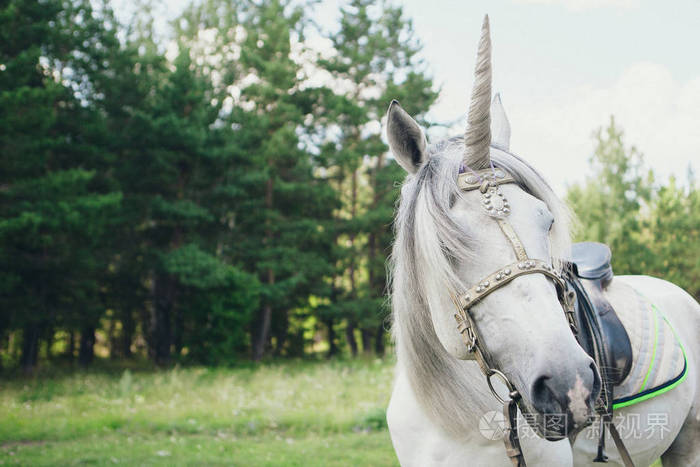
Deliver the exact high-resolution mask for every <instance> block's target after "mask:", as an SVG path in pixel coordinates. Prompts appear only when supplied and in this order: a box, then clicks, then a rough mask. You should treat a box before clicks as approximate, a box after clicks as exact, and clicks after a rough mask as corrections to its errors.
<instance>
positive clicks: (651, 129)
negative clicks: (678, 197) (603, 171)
mask: <svg viewBox="0 0 700 467" xmlns="http://www.w3.org/2000/svg"><path fill="white" fill-rule="evenodd" d="M513 97H515V98H516V99H515V102H511V103H510V104H509V102H507V101H506V102H505V106H506V110H507V111H508V114H509V117H510V121H511V126H512V129H513V139H512V141H511V148H512V150H513V151H514V152H516V153H518V154H521V155H522V156H524V157H526V158H527V159H528V160H530V161H531V162H532V163H533V165H534V166H535V167H537V168H538V169H540V170H541V171H542V172H543V173H544V175H545V176H547V178H548V179H549V180H550V181H551V182H552V183H553V185H554V186H555V188H556V189H557V191H559V192H560V193H562V192H563V189H564V186H565V185H566V184H571V183H573V182H576V181H581V180H583V179H584V178H585V175H586V174H587V173H589V165H588V161H589V158H590V156H591V154H592V152H593V148H594V142H593V139H592V132H593V130H594V129H596V128H598V127H601V126H606V125H607V124H608V122H609V117H610V115H614V116H615V120H616V123H617V125H618V127H620V128H622V129H623V131H624V141H625V143H626V144H627V145H628V146H629V145H634V146H636V147H637V149H638V150H640V151H641V152H642V153H643V154H644V157H645V160H646V163H647V165H648V166H650V167H651V168H653V169H654V171H655V173H656V174H657V175H659V176H660V177H661V178H666V177H668V176H669V175H671V174H675V175H677V176H679V177H684V176H685V172H686V169H687V167H688V164H692V165H693V166H694V168H696V169H697V168H698V167H699V166H700V76H697V77H695V78H694V79H690V80H688V81H685V82H682V83H681V82H678V81H677V80H675V79H674V78H673V76H672V75H671V73H670V72H669V70H668V69H667V68H666V67H664V66H663V65H659V64H656V63H650V62H640V63H635V64H633V65H631V66H629V67H628V68H627V69H626V70H625V71H624V72H623V73H622V74H621V75H620V76H619V77H618V78H617V79H616V80H615V81H614V82H613V83H612V84H610V85H606V86H599V87H595V86H590V85H586V86H579V87H572V88H570V89H567V90H565V91H563V92H561V93H560V94H559V95H558V96H552V97H551V98H548V99H543V98H541V97H540V98H530V97H528V96H513Z"/></svg>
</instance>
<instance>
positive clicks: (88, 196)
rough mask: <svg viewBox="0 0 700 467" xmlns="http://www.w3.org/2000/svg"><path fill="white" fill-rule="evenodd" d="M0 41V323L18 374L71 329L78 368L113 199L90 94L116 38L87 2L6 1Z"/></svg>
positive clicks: (95, 308)
mask: <svg viewBox="0 0 700 467" xmlns="http://www.w3.org/2000/svg"><path fill="white" fill-rule="evenodd" d="M0 36H1V37H0V63H1V64H2V65H0V66H1V67H2V71H1V72H0V89H1V90H2V91H0V146H1V147H2V148H3V157H2V159H1V161H0V164H1V166H0V187H1V188H0V245H1V246H0V271H2V272H1V273H0V279H1V280H2V284H3V285H2V288H1V289H0V302H1V303H0V308H2V309H3V310H7V315H6V318H5V323H4V324H5V326H6V330H7V329H8V328H9V329H21V331H22V333H21V334H22V352H21V364H22V366H23V367H24V369H25V370H27V371H30V370H31V369H33V368H34V367H35V366H36V364H37V360H38V355H39V344H40V342H41V340H44V341H46V342H48V343H50V342H51V340H52V339H53V334H54V331H55V330H56V329H57V328H59V327H62V328H67V329H71V330H72V329H74V328H75V327H77V326H80V330H81V348H80V356H81V362H82V363H85V364H87V363H89V362H90V360H91V359H92V353H93V344H94V330H95V327H96V326H97V322H98V320H99V318H100V316H101V313H102V310H103V308H102V306H101V300H100V296H99V282H98V281H97V280H96V277H98V276H99V274H100V272H101V271H102V270H103V269H104V268H105V267H106V259H105V257H104V255H103V252H102V251H101V249H100V247H99V246H100V244H101V240H102V239H103V238H104V235H105V232H106V230H107V228H108V226H109V224H110V222H111V219H110V216H111V214H113V212H114V211H115V209H116V207H117V206H118V204H119V202H120V194H119V193H118V192H116V191H112V188H113V186H111V185H110V183H109V182H108V177H106V176H105V174H104V168H105V163H106V158H105V157H106V156H105V154H104V153H103V151H102V148H101V143H102V140H101V138H102V128H103V127H102V115H101V113H100V112H99V108H98V106H97V101H98V100H99V97H100V96H99V93H98V92H97V90H96V89H95V87H94V82H95V80H96V79H97V76H99V75H100V74H102V73H105V68H106V65H105V63H104V58H105V51H107V50H109V49H110V48H112V47H114V45H115V44H116V38H115V36H114V33H113V32H110V31H107V30H106V29H105V28H104V27H103V24H102V22H101V19H100V15H99V12H97V11H94V10H93V9H92V7H91V4H90V2H88V1H79V0H73V1H63V2H61V1H46V2H34V1H30V2H24V1H10V2H9V3H8V2H6V3H5V4H4V5H3V6H2V7H0ZM3 314H5V313H3ZM7 316H9V318H8V317H7ZM0 333H2V331H0ZM47 353H48V345H47Z"/></svg>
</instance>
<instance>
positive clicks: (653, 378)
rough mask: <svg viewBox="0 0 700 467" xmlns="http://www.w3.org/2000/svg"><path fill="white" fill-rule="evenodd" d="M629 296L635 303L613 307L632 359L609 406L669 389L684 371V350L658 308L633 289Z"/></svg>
mask: <svg viewBox="0 0 700 467" xmlns="http://www.w3.org/2000/svg"><path fill="white" fill-rule="evenodd" d="M629 296H630V299H631V300H635V299H636V301H637V303H638V305H637V306H630V307H624V308H625V310H616V311H617V312H618V315H620V319H621V320H622V322H623V323H624V324H625V329H626V330H627V334H628V335H629V337H630V343H631V344H632V356H633V362H634V363H633V364H632V369H631V370H630V372H629V375H627V378H625V379H624V380H623V381H622V383H621V384H620V385H619V386H615V389H614V396H615V399H614V400H613V409H619V408H622V407H627V406H629V405H632V404H636V403H639V402H642V401H645V400H647V399H650V398H652V397H654V396H657V395H659V394H662V393H664V392H666V391H670V390H671V389H673V388H674V387H676V386H677V385H678V384H680V383H681V382H682V381H683V380H684V379H685V376H686V373H687V362H686V358H685V350H684V349H683V346H682V344H681V343H680V341H679V340H678V337H677V336H676V333H675V331H674V330H673V328H672V327H671V325H670V324H669V322H668V321H667V320H666V317H665V316H664V315H663V313H662V312H661V310H659V309H658V308H657V307H656V305H654V304H653V303H651V301H650V300H648V299H647V298H646V297H644V296H643V295H642V294H640V293H639V292H638V291H636V290H635V291H634V293H630V294H629ZM620 311H622V313H620Z"/></svg>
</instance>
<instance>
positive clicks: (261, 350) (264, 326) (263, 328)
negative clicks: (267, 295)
mask: <svg viewBox="0 0 700 467" xmlns="http://www.w3.org/2000/svg"><path fill="white" fill-rule="evenodd" d="M274 284H275V271H273V270H272V269H268V270H267V285H268V286H270V287H272V286H273V285H274ZM271 320H272V304H271V303H270V302H269V301H268V302H267V303H265V304H264V305H263V307H262V309H261V310H260V313H258V333H257V335H256V339H255V340H254V341H253V360H254V361H256V362H259V361H260V360H262V358H263V355H265V347H267V341H268V339H269V338H270V322H271Z"/></svg>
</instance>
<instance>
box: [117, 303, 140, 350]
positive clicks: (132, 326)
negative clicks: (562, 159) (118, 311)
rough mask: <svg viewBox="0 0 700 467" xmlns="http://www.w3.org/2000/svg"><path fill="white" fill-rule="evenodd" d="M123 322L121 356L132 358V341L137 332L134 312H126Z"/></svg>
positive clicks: (123, 315) (120, 344)
mask: <svg viewBox="0 0 700 467" xmlns="http://www.w3.org/2000/svg"><path fill="white" fill-rule="evenodd" d="M121 321H122V335H121V339H120V343H119V346H120V347H121V349H120V350H121V354H122V357H124V358H131V356H132V355H131V341H132V340H133V338H134V332H135V330H136V321H135V320H134V314H133V312H131V311H124V312H123V314H122V320H121Z"/></svg>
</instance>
